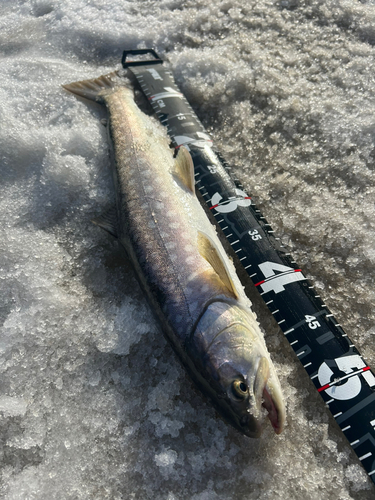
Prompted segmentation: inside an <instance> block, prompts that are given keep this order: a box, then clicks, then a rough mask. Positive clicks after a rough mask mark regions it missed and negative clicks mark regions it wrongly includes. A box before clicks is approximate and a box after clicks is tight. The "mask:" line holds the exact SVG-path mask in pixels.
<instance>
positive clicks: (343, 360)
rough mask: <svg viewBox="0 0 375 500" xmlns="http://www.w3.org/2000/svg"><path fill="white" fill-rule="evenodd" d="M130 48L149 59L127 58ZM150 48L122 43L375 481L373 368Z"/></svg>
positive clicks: (158, 112)
mask: <svg viewBox="0 0 375 500" xmlns="http://www.w3.org/2000/svg"><path fill="white" fill-rule="evenodd" d="M129 54H134V55H145V54H151V55H152V56H153V57H154V59H151V60H147V61H127V56H128V55H129ZM162 63H163V61H162V60H161V59H160V58H159V57H158V55H157V54H156V53H155V52H154V51H153V50H150V49H141V50H128V51H125V52H124V54H123V58H122V64H123V67H124V68H128V67H131V71H132V73H133V74H134V75H135V77H136V79H137V81H138V83H139V85H140V87H141V89H142V91H143V93H144V94H145V96H146V97H147V98H148V100H149V102H150V104H151V106H152V107H153V109H154V111H155V113H156V115H157V116H158V118H159V120H160V122H161V123H162V124H163V125H164V126H165V127H166V128H167V132H168V134H169V136H170V137H171V139H172V141H173V143H174V145H175V147H176V148H179V147H180V146H184V147H185V148H186V149H188V150H189V152H190V154H191V156H192V158H193V162H194V167H195V179H196V188H197V189H198V190H199V191H200V193H201V195H202V198H203V199H204V200H205V202H206V204H207V206H208V208H209V209H210V211H211V213H212V214H213V216H214V217H215V220H216V223H217V224H218V225H219V226H220V228H221V230H222V231H223V233H224V235H225V236H226V238H227V240H228V241H229V243H230V245H231V247H232V248H233V251H234V253H235V254H236V255H237V257H238V259H239V261H240V262H241V264H242V265H243V267H244V269H245V270H246V272H247V273H248V275H249V276H250V278H251V279H252V281H253V283H254V285H255V287H256V288H257V290H258V291H259V293H260V295H261V297H262V298H263V300H264V301H265V303H266V305H267V306H268V308H269V310H270V312H271V314H272V315H273V316H274V318H275V320H276V321H277V323H278V324H279V325H280V328H281V329H282V331H283V332H284V335H285V336H286V338H287V339H288V341H289V343H290V345H291V346H292V348H293V350H294V352H295V354H296V356H297V357H298V359H299V360H300V361H301V363H302V365H303V367H304V368H305V370H306V372H307V374H308V376H309V377H310V379H311V380H312V382H313V383H314V384H315V387H316V388H317V390H318V392H319V393H320V395H321V396H322V398H323V400H324V402H325V404H326V405H327V407H328V408H329V410H330V411H331V413H332V415H333V417H334V419H335V420H336V422H337V423H338V425H339V426H340V428H341V430H342V432H343V433H344V435H345V436H346V438H347V439H348V441H349V443H350V445H351V447H352V448H353V449H354V451H355V453H356V454H357V455H358V458H359V460H360V461H361V463H362V465H363V467H364V468H365V470H366V471H367V473H368V475H369V476H370V477H371V479H372V480H373V482H375V376H374V374H373V372H372V371H371V369H370V367H369V366H368V365H367V363H366V362H365V361H364V359H363V357H362V356H361V355H360V353H359V352H358V350H357V349H356V347H355V346H354V345H353V343H352V342H351V341H350V339H349V338H348V336H347V334H346V333H345V332H344V330H343V329H342V327H341V325H340V324H339V323H338V321H336V319H335V317H334V315H333V314H332V313H331V312H330V310H329V309H328V307H327V306H326V305H325V304H324V302H323V301H322V299H321V298H320V296H319V295H318V294H317V293H316V292H315V290H314V287H313V286H312V285H311V283H310V282H309V281H308V280H307V279H306V277H305V275H304V273H303V271H302V270H301V269H300V268H299V266H297V264H296V262H295V261H294V260H292V257H291V255H290V253H288V252H287V250H286V249H285V247H284V246H283V245H282V243H281V241H280V238H276V237H275V236H274V231H273V230H272V228H271V225H270V224H269V223H268V222H267V220H266V218H265V217H264V216H263V215H262V213H261V212H260V210H259V209H258V208H257V206H256V205H255V204H254V202H253V201H252V200H251V197H250V196H248V194H247V193H246V192H245V190H244V188H243V186H242V184H241V183H240V181H239V180H238V179H236V178H234V177H232V175H231V167H230V166H229V165H228V164H227V163H226V162H225V161H224V159H223V158H222V156H221V155H220V153H219V152H218V151H217V150H216V148H215V147H214V145H213V142H212V139H211V137H210V136H209V134H208V133H207V131H206V130H205V129H204V127H203V125H202V124H201V122H200V121H199V119H198V118H197V116H196V115H195V113H194V111H193V110H192V108H191V107H190V105H189V103H188V102H187V100H186V99H185V97H184V96H183V94H182V93H181V91H180V90H179V89H178V87H177V85H176V83H175V81H174V79H173V76H172V74H171V73H170V72H169V71H168V70H167V69H166V68H164V67H163V66H162Z"/></svg>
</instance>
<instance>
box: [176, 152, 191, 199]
mask: <svg viewBox="0 0 375 500" xmlns="http://www.w3.org/2000/svg"><path fill="white" fill-rule="evenodd" d="M174 173H175V175H176V176H177V177H178V178H179V180H180V181H181V182H182V183H183V185H184V186H186V187H187V188H188V189H189V191H191V192H192V193H193V194H195V180H194V163H193V160H192V158H191V156H190V153H189V151H188V150H187V149H186V148H184V147H183V146H181V147H180V149H179V150H178V153H177V156H176V160H175V164H174Z"/></svg>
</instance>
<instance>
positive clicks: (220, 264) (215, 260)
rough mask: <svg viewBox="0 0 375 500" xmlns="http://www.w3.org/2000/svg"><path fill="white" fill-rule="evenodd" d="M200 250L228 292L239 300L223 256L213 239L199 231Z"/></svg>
mask: <svg viewBox="0 0 375 500" xmlns="http://www.w3.org/2000/svg"><path fill="white" fill-rule="evenodd" d="M198 249H199V253H200V254H201V255H202V257H203V258H205V259H206V261H207V262H208V263H209V264H210V265H211V266H212V268H213V270H214V271H215V272H216V274H217V275H218V277H219V278H220V280H221V282H222V283H223V285H225V287H226V289H227V291H229V292H230V294H231V295H232V296H233V297H234V298H235V299H238V298H239V296H238V293H237V290H236V288H235V286H234V283H233V281H232V278H231V277H230V273H229V269H228V268H227V265H226V264H225V262H224V261H223V259H222V258H221V255H220V253H219V251H218V249H217V248H216V246H215V244H214V243H213V242H212V241H211V239H210V238H209V237H208V236H207V235H206V234H204V233H202V232H200V231H198Z"/></svg>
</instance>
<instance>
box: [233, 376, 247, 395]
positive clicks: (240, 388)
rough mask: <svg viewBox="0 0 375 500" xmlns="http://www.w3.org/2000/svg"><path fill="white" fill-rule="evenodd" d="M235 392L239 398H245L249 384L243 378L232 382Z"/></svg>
mask: <svg viewBox="0 0 375 500" xmlns="http://www.w3.org/2000/svg"><path fill="white" fill-rule="evenodd" d="M232 390H233V394H234V395H235V396H236V397H237V398H239V399H245V398H246V396H247V394H248V388H247V385H246V384H245V382H244V381H243V380H235V381H234V382H233V384H232Z"/></svg>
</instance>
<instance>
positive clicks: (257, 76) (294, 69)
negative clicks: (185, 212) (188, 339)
mask: <svg viewBox="0 0 375 500" xmlns="http://www.w3.org/2000/svg"><path fill="white" fill-rule="evenodd" d="M374 26H375V5H374V3H373V2H370V1H365V0H364V1H362V2H357V3H353V2H349V1H347V0H326V1H325V2H322V1H320V0H308V1H307V0H306V1H301V0H281V1H277V0H259V1H256V2H255V1H254V0H251V1H250V2H248V3H247V4H246V6H245V5H244V4H243V2H240V1H239V0H233V1H219V0H212V1H211V3H210V4H207V3H206V2H203V1H195V2H192V1H189V0H186V1H183V0H160V1H158V2H155V1H151V0H147V1H140V0H138V1H133V2H130V1H124V0H112V1H111V2H107V1H104V0H91V1H90V0H86V1H84V0H74V1H72V0H66V1H64V2H57V1H55V0H28V1H21V0H18V1H17V0H13V1H10V0H3V1H2V2H1V5H0V51H1V54H2V58H1V62H2V71H1V74H2V80H1V82H2V83H1V89H0V103H1V106H0V120H1V127H0V151H1V162H0V168H1V183H0V190H1V196H0V217H1V225H0V227H1V230H0V231H1V238H0V247H1V250H0V262H1V264H0V273H1V281H0V287H1V297H2V300H1V303H0V318H1V325H2V326H1V328H2V329H1V333H0V373H1V375H0V427H1V430H0V472H1V480H0V496H1V497H2V498H4V499H7V500H20V499H25V500H26V499H38V500H52V499H59V500H60V499H72V500H73V499H101V500H102V499H111V500H120V499H128V498H129V499H141V500H143V499H152V500H159V499H160V500H164V499H167V500H185V499H194V500H217V499H226V500H229V499H233V500H239V499H241V500H242V499H246V500H258V499H261V500H265V499H273V500H277V499H283V500H285V499H291V500H293V499H299V498H301V497H303V498H305V499H306V500H315V499H316V500H322V499H332V498H335V499H340V500H346V499H352V498H353V499H360V498H361V500H367V499H371V498H374V495H375V494H374V487H373V485H372V483H371V482H370V481H369V479H368V478H367V475H366V473H365V472H364V470H363V469H362V467H361V465H360V464H359V461H358V459H357V458H356V456H355V454H354V453H353V451H352V450H351V449H350V447H349V445H348V443H347V442H346V441H345V439H344V437H343V436H342V433H341V431H340V430H339V429H338V427H337V426H336V424H335V422H334V421H333V419H332V417H331V416H330V414H329V412H328V410H327V409H326V408H325V406H324V404H323V402H322V400H321V398H320V396H319V395H318V394H317V393H316V390H315V389H314V387H313V386H312V384H311V382H310V381H309V379H308V377H307V375H306V374H305V371H304V370H303V368H302V367H301V366H300V364H299V363H298V361H297V360H296V357H295V355H294V354H293V353H292V350H291V348H290V347H289V345H288V343H287V342H286V340H285V339H284V337H283V335H282V334H281V332H280V330H279V329H278V328H277V325H275V323H274V320H273V318H270V314H269V312H268V310H266V308H265V307H263V305H262V304H261V302H260V300H258V299H257V297H256V295H255V294H253V295H254V296H253V295H252V297H251V298H252V300H253V302H254V308H255V310H256V312H257V314H258V318H259V321H260V323H261V325H262V328H263V330H264V331H265V335H266V340H267V344H268V347H269V350H270V352H271V355H272V357H273V359H274V362H275V365H276V367H277V370H278V374H279V377H280V381H281V384H282V387H283V391H284V395H285V400H286V404H287V427H286V429H285V431H284V433H283V434H281V435H280V436H276V435H274V433H273V431H272V429H271V426H269V427H268V428H267V429H266V430H265V433H264V435H263V436H262V438H261V439H259V440H251V439H248V438H245V437H243V436H241V435H239V434H238V433H237V432H236V431H235V430H234V429H232V428H230V427H228V426H227V425H226V424H225V423H224V422H223V421H222V420H221V419H219V418H218V416H217V414H216V413H215V411H214V410H213V408H212V407H211V406H210V404H209V403H208V402H206V400H205V399H204V398H203V397H202V396H201V395H200V393H199V392H198V391H196V389H195V388H194V387H193V386H192V384H191V382H190V380H189V378H188V376H187V375H186V373H185V372H184V370H183V369H182V368H181V366H180V365H179V363H178V361H177V360H176V358H175V356H174V354H173V353H172V351H171V349H170V347H169V346H168V345H167V343H166V341H165V340H164V337H163V336H162V334H161V331H160V329H159V327H158V325H157V324H156V323H155V321H154V319H153V316H152V314H151V312H150V310H149V308H148V306H147V304H146V301H145V298H144V297H143V295H142V293H141V291H140V290H139V288H138V285H137V282H136V279H135V276H134V273H133V270H132V268H131V265H130V263H129V262H128V261H127V260H126V259H124V257H123V256H122V253H121V251H120V249H119V248H118V246H117V244H116V242H115V241H113V239H111V238H110V237H109V236H108V235H106V234H105V233H104V232H103V231H101V230H100V229H99V228H98V227H96V226H94V225H93V224H91V222H90V220H91V219H92V218H94V217H96V216H98V215H100V214H101V213H103V212H104V211H105V209H106V208H108V207H109V206H110V205H111V200H112V199H113V188H112V184H111V177H110V170H109V168H108V164H109V154H108V145H107V137H106V128H105V126H104V125H103V122H102V121H101V120H102V119H103V118H105V113H104V111H103V110H102V109H101V108H99V106H96V105H91V106H87V105H86V104H84V103H83V102H81V101H79V100H77V99H75V98H74V97H73V96H71V95H68V94H67V93H66V92H64V91H63V90H62V89H61V84H63V83H68V82H72V81H75V80H79V79H84V78H91V77H97V76H99V75H101V74H104V73H107V72H110V71H113V69H115V68H116V67H117V68H118V67H119V62H120V59H121V54H122V50H123V49H126V48H136V47H137V48H142V47H149V46H154V47H155V49H156V50H157V52H158V53H159V54H160V55H161V56H162V57H163V58H164V59H165V60H166V61H167V62H168V64H169V65H170V68H171V70H172V72H173V74H174V75H175V78H176V81H177V82H178V84H179V85H180V87H181V89H182V91H183V92H184V94H185V95H186V97H187V98H188V100H189V101H190V103H191V105H192V106H193V107H194V109H195V110H196V112H197V114H198V116H199V117H200V118H201V120H202V121H203V123H204V125H205V126H206V128H207V129H208V130H209V132H211V133H212V134H213V135H214V137H215V139H216V143H217V144H218V146H219V149H220V150H221V151H222V152H223V154H224V155H225V157H226V159H227V160H228V161H229V163H230V164H231V165H232V166H233V167H234V168H235V171H236V174H237V176H238V177H240V178H241V180H242V182H243V184H244V185H245V186H246V190H247V191H248V192H251V194H252V196H253V197H254V199H255V201H256V202H257V204H258V206H259V207H260V208H261V210H262V211H263V212H264V214H265V215H266V217H267V219H268V221H269V222H270V223H271V224H272V226H273V229H274V230H276V232H277V233H278V236H280V237H282V238H283V240H284V241H285V242H286V243H288V244H289V246H290V248H291V251H292V254H293V255H294V257H295V260H296V261H297V262H298V264H299V265H300V266H301V267H302V269H303V270H304V272H305V273H306V274H307V275H308V276H309V278H311V279H312V281H313V282H314V283H315V285H316V287H317V289H318V290H319V293H321V295H322V297H324V300H325V301H326V303H327V305H328V306H329V307H330V309H331V310H332V312H333V313H334V314H335V316H336V317H337V319H339V321H340V323H341V324H342V325H343V327H344V328H345V330H346V332H347V333H348V334H349V336H350V338H351V339H352V340H353V341H354V344H355V345H356V346H357V347H358V349H359V350H360V352H361V353H362V354H363V355H364V357H365V359H366V360H367V362H368V363H369V364H370V365H372V366H373V367H374V366H375V355H374V352H375V350H374V347H375V338H374V331H375V318H374V302H375V293H374V286H373V284H374V278H375V276H374V275H375V271H374V262H375V251H374V248H375V232H374V229H375V210H374V194H375V183H374V180H375V179H374V157H375V156H374V135H375V123H374V122H375V118H374V117H375V98H374V95H373V88H374V43H375V28H374Z"/></svg>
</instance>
